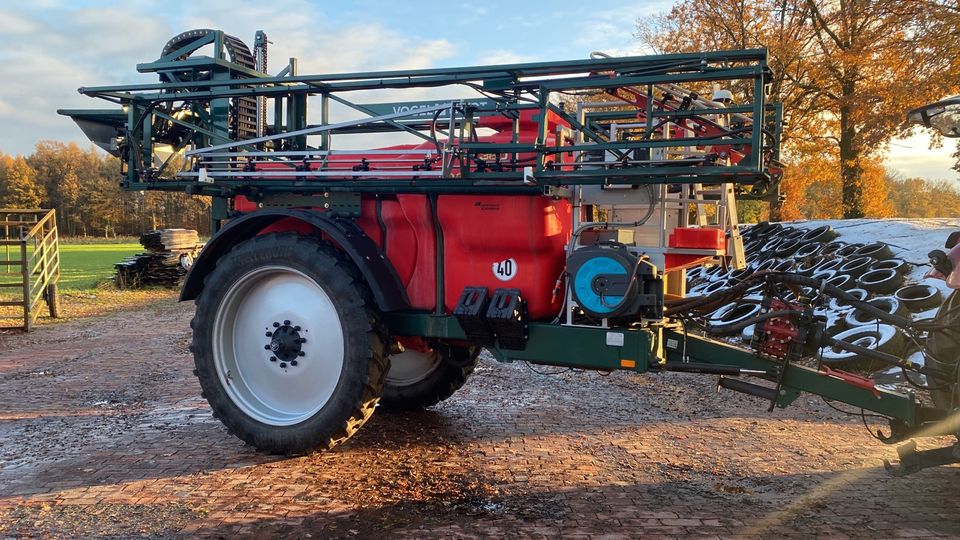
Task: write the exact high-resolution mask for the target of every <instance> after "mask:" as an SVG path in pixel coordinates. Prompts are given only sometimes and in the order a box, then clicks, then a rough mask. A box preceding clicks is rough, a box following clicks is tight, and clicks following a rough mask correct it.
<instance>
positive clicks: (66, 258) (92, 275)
mask: <svg viewBox="0 0 960 540" xmlns="http://www.w3.org/2000/svg"><path fill="white" fill-rule="evenodd" d="M142 251H143V246H141V245H140V244H137V243H124V244H99V243H98V244H90V243H73V242H70V241H69V240H67V241H62V242H61V243H60V282H59V287H60V290H62V291H65V290H87V289H92V288H94V287H95V286H96V285H97V284H98V283H100V282H102V281H104V280H108V279H110V278H111V276H113V265H114V264H116V263H118V262H120V261H122V260H123V259H124V258H125V257H129V256H130V255H133V254H135V253H140V252H142Z"/></svg>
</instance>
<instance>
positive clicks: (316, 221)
mask: <svg viewBox="0 0 960 540" xmlns="http://www.w3.org/2000/svg"><path fill="white" fill-rule="evenodd" d="M286 218H293V219H297V220H300V221H303V222H304V223H307V224H309V225H311V226H312V227H314V228H315V229H317V230H318V231H319V232H321V233H323V234H324V235H325V236H326V237H327V238H329V239H330V240H331V241H333V242H334V243H335V244H336V245H337V246H339V247H340V249H342V250H343V252H344V253H346V254H347V256H348V257H350V260H352V261H353V263H354V264H356V265H357V268H359V269H360V272H361V273H362V274H363V278H364V279H365V280H366V281H367V285H368V286H369V287H370V290H371V291H372V292H373V298H374V301H376V303H377V307H379V308H380V310H381V311H400V310H404V309H409V307H410V301H409V299H408V298H407V293H406V290H405V289H404V287H403V285H402V284H401V283H400V277H399V276H398V275H397V271H396V269H395V268H394V267H393V265H392V264H390V261H389V260H387V258H386V256H385V255H384V254H383V252H382V251H381V250H380V248H378V247H377V245H376V243H374V241H373V239H371V238H370V237H369V236H367V235H366V233H364V232H363V231H362V230H361V229H360V227H358V226H357V225H356V223H354V222H353V221H351V220H349V219H339V218H336V217H332V216H330V215H329V214H327V213H325V212H316V211H311V210H296V209H289V208H280V209H275V210H274V209H271V210H258V211H256V212H251V213H249V214H246V215H244V216H242V217H238V218H234V219H232V220H230V222H229V223H228V224H227V225H226V226H225V227H224V228H222V229H220V231H219V232H217V234H215V235H214V236H213V238H211V239H210V241H209V242H207V244H206V245H205V246H204V248H203V251H202V252H200V255H199V256H198V257H197V260H196V261H194V263H193V267H192V268H191V269H190V272H189V273H188V274H187V278H186V281H185V282H184V284H183V289H182V290H181V291H180V301H185V300H194V299H196V298H197V296H199V295H200V291H202V290H203V281H204V279H205V278H206V277H207V275H208V274H209V273H210V272H211V271H213V269H214V267H216V265H217V260H218V259H220V257H222V256H223V255H225V254H226V253H227V252H229V251H230V250H231V249H233V247H234V246H235V245H237V244H239V243H240V242H243V241H244V240H248V239H250V238H253V237H254V236H256V235H257V233H259V232H260V231H262V230H264V229H266V228H267V227H269V226H270V225H273V224H274V223H276V222H277V221H280V220H281V219H286Z"/></svg>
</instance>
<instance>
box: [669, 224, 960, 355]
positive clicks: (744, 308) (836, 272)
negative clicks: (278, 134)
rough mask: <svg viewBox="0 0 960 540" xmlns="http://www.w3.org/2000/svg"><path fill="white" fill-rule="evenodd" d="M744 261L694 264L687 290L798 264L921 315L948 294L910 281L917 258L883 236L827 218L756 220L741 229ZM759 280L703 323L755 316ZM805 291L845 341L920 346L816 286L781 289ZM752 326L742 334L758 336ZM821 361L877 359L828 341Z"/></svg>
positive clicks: (909, 349) (903, 351)
mask: <svg viewBox="0 0 960 540" xmlns="http://www.w3.org/2000/svg"><path fill="white" fill-rule="evenodd" d="M742 235H743V239H744V249H745V252H746V256H747V258H746V261H747V267H746V268H744V269H741V270H727V269H724V268H722V267H712V268H704V267H701V268H694V269H692V270H689V271H688V273H687V295H688V296H700V295H707V294H711V293H713V292H716V291H719V290H723V289H724V288H726V287H729V286H732V285H735V284H737V283H738V282H739V281H740V280H742V279H743V278H745V277H747V276H749V275H751V274H753V273H754V272H758V271H761V270H776V271H781V272H794V273H798V274H802V275H805V276H809V277H813V278H816V279H821V280H823V281H825V282H826V283H829V284H831V285H834V286H836V287H839V288H840V289H843V290H845V291H847V292H849V293H851V294H853V295H855V296H857V297H858V298H862V299H864V300H867V301H868V302H869V303H870V304H872V305H874V306H876V307H880V308H882V309H884V310H886V311H888V312H890V313H894V314H897V315H900V316H904V317H909V316H912V315H913V314H918V313H923V316H924V317H929V316H932V315H933V313H934V312H933V311H931V310H934V309H936V308H938V307H939V306H940V304H941V303H942V302H943V296H942V293H941V292H940V289H938V288H937V287H934V286H932V285H928V284H924V283H911V282H910V281H909V279H908V274H909V273H910V271H911V270H912V269H913V264H911V263H910V262H907V261H905V260H903V259H900V258H898V257H896V256H895V254H894V250H893V248H892V247H891V246H890V245H888V244H886V243H884V242H870V243H855V242H845V241H843V240H841V239H838V234H837V232H836V231H834V230H833V229H832V228H831V227H830V226H829V225H824V226H820V227H803V226H791V225H783V224H779V223H759V224H757V225H753V226H749V227H748V228H745V229H743V231H742ZM762 287H763V286H762V285H758V286H757V287H756V288H755V289H751V290H750V291H749V292H748V294H747V295H745V296H744V301H741V302H735V303H731V304H727V305H725V306H722V307H720V308H719V309H717V310H716V311H714V312H713V313H711V314H710V315H709V318H708V320H707V321H706V324H707V325H708V326H710V325H716V326H724V325H730V324H735V323H737V322H740V321H745V320H747V319H750V318H752V317H754V316H756V315H757V314H759V313H760V311H761V307H760V301H761V300H762V298H763V292H764V291H763V289H762ZM798 292H799V294H800V296H804V297H806V298H807V299H809V300H810V301H811V302H812V304H813V305H814V306H815V309H816V313H817V314H819V315H824V316H826V317H827V319H828V323H827V333H828V334H829V335H831V336H833V337H834V338H836V339H839V340H841V341H845V342H849V343H854V344H857V345H860V346H862V347H867V348H869V349H874V350H880V351H883V352H886V353H889V354H893V355H896V356H899V357H905V356H908V355H910V354H911V353H913V352H915V351H916V350H917V344H915V343H913V342H912V340H909V339H907V338H906V337H905V336H904V334H903V333H902V332H901V331H900V330H898V329H897V328H895V327H893V326H890V325H888V324H884V323H878V321H877V319H876V318H874V317H871V316H869V315H867V314H866V313H864V312H862V311H860V310H857V309H854V308H852V307H851V306H849V305H847V304H846V303H845V302H841V301H838V300H837V299H829V298H822V297H820V295H819V294H818V291H817V290H814V289H812V288H804V289H803V290H801V291H790V290H780V291H778V295H779V296H780V297H781V298H783V299H785V300H792V299H795V298H796V297H797V293H798ZM753 330H754V327H753V326H749V327H747V328H746V329H745V330H744V331H743V333H742V334H741V335H740V336H739V339H742V340H743V341H750V340H751V339H752V338H753ZM820 359H821V360H822V362H823V363H824V364H828V365H831V366H832V367H836V368H839V369H844V370H847V371H859V372H870V371H873V370H875V369H878V368H880V367H881V365H880V364H878V363H876V362H874V361H871V360H868V359H864V358H862V357H860V356H859V355H857V354H855V353H849V352H846V351H843V350H840V349H839V348H833V347H825V348H824V349H822V350H821V352H820Z"/></svg>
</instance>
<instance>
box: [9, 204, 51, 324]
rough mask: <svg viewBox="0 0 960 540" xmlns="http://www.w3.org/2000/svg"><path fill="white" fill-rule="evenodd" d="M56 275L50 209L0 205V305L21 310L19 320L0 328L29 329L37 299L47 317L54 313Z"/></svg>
mask: <svg viewBox="0 0 960 540" xmlns="http://www.w3.org/2000/svg"><path fill="white" fill-rule="evenodd" d="M59 277H60V248H59V242H58V238H57V216H56V214H55V213H54V211H53V210H22V209H0V307H4V306H6V307H19V308H20V309H22V310H23V314H22V317H23V324H21V325H17V326H9V325H8V326H0V329H11V328H16V329H22V330H23V331H25V332H29V331H30V327H31V326H32V325H33V324H34V322H36V320H37V317H38V316H39V315H40V304H41V302H43V303H46V304H47V309H48V311H49V313H50V316H51V317H58V316H59V315H60V314H59V302H60V299H59V297H58V295H57V280H58V279H59ZM0 317H2V315H0ZM18 318H19V317H18Z"/></svg>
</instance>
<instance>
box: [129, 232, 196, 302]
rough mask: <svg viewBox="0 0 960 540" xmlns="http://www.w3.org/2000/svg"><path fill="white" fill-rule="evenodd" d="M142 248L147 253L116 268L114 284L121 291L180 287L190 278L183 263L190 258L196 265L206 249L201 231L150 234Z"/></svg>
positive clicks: (141, 239)
mask: <svg viewBox="0 0 960 540" xmlns="http://www.w3.org/2000/svg"><path fill="white" fill-rule="evenodd" d="M140 244H141V245H142V246H143V247H144V248H145V249H146V250H147V251H146V253H139V254H137V255H134V256H133V257H128V258H126V259H124V260H122V261H120V262H118V263H117V264H115V265H113V267H114V269H115V270H116V273H115V274H114V278H113V281H114V283H115V284H116V285H117V287H119V288H121V289H139V288H142V287H147V286H159V287H169V288H175V287H178V286H180V284H181V283H182V281H183V278H184V276H186V275H187V270H186V269H185V268H184V265H183V264H182V263H181V260H182V259H184V258H187V259H188V260H189V263H190V264H192V262H193V260H194V259H195V258H196V256H197V255H198V254H199V252H200V248H201V247H202V246H201V244H200V237H199V235H198V234H197V231H194V230H192V229H160V230H156V231H148V232H145V233H143V234H142V235H140ZM188 266H189V265H188Z"/></svg>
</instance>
